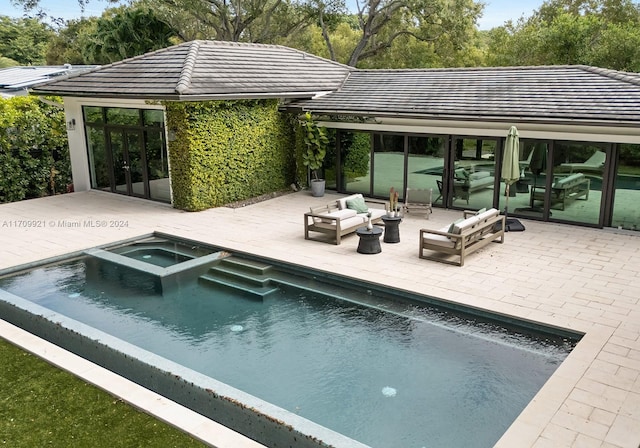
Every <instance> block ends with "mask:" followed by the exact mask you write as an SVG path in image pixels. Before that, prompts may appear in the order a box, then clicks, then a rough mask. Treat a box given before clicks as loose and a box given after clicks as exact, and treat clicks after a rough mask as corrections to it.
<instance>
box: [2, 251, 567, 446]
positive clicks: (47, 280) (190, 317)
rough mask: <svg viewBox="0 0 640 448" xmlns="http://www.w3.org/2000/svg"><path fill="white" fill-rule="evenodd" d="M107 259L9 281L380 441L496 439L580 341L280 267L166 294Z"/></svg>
mask: <svg viewBox="0 0 640 448" xmlns="http://www.w3.org/2000/svg"><path fill="white" fill-rule="evenodd" d="M231 258H235V259H238V258H241V257H238V256H233V257H231ZM94 265H95V260H94V261H93V262H92V263H87V257H83V258H79V259H75V260H71V261H67V262H63V263H59V264H55V265H50V266H43V267H39V268H36V269H33V270H30V271H27V272H22V273H19V274H18V275H14V276H10V277H5V278H0V288H2V289H5V290H6V291H9V292H11V293H13V294H16V295H19V296H20V297H24V298H27V299H29V300H31V301H33V302H35V303H37V304H39V305H41V306H44V307H46V308H48V309H51V310H53V311H56V312H59V313H61V314H63V315H66V316H68V317H71V318H73V319H76V320H78V321H80V322H83V323H85V324H87V325H90V326H92V327H94V328H97V329H100V330H102V331H104V332H107V333H109V334H112V335H116V336H117V337H118V338H121V339H123V340H125V341H127V342H130V343H132V344H134V345H136V346H139V347H141V348H143V349H145V350H148V351H150V352H152V353H156V354H158V355H161V356H163V357H165V358H167V359H170V360H172V361H175V362H177V363H179V364H181V365H184V366H187V367H189V368H191V369H193V370H195V371H197V372H200V373H202V374H205V375H207V376H210V377H212V378H215V379H217V380H219V381H222V382H224V383H227V384H229V385H231V386H233V387H235V388H237V389H240V390H242V391H245V392H247V393H249V394H252V395H254V396H256V397H259V398H260V399H262V400H265V401H267V402H270V403H272V404H275V405H277V406H279V407H282V408H284V409H286V410H288V411H290V412H293V413H296V414H298V415H299V416H302V417H304V418H306V419H309V420H311V421H313V422H315V423H318V424H320V425H323V426H325V427H328V428H330V429H332V430H334V431H337V432H339V433H342V434H344V435H346V436H348V437H351V438H353V439H355V440H357V441H359V442H361V443H364V444H366V445H369V446H371V447H379V448H388V447H403V448H411V447H418V448H420V447H426V446H429V447H433V446H438V447H458V446H460V447H461V446H464V447H490V446H492V445H493V444H494V443H495V442H496V441H497V440H498V439H499V438H500V436H501V435H502V434H503V433H504V432H505V431H506V429H507V428H508V427H509V425H510V424H511V423H512V422H513V421H514V420H515V418H516V417H517V416H518V414H519V413H520V412H521V411H522V410H523V409H524V407H525V406H526V405H527V404H528V403H529V401H530V400H531V399H532V398H533V396H534V395H535V394H536V393H537V391H538V390H539V389H540V388H541V387H542V385H543V384H544V383H545V381H546V380H547V379H548V378H549V377H550V376H551V374H552V373H553V372H554V371H555V370H556V368H557V367H558V366H559V364H560V363H561V362H562V361H563V360H564V359H565V357H566V356H567V355H568V353H569V352H570V350H571V348H572V347H573V345H574V344H575V340H567V339H563V338H562V337H557V338H556V337H552V336H549V335H548V334H546V333H545V334H541V335H535V334H526V332H518V331H512V330H508V329H505V328H504V327H503V326H500V325H497V324H496V323H494V322H490V321H486V320H481V319H476V318H473V317H471V316H470V315H468V314H451V313H450V312H445V311H443V310H440V309H437V308H434V307H433V306H431V305H429V304H426V303H425V304H421V303H417V302H415V301H413V300H402V299H400V298H399V299H398V300H389V299H388V297H382V294H381V293H379V292H378V291H377V290H376V289H375V288H373V289H371V290H363V289H362V288H358V290H357V291H356V290H354V291H349V290H346V291H344V290H341V289H340V288H339V287H336V286H335V285H324V280H323V279H319V278H318V277H309V276H308V275H307V274H304V275H303V274H302V273H292V272H289V270H288V268H287V269H285V268H283V267H281V268H278V267H277V266H276V267H274V266H270V267H269V270H268V274H262V273H261V274H252V275H251V277H253V279H252V281H251V282H249V281H248V280H247V279H245V283H247V282H249V283H251V284H252V285H253V286H251V287H250V288H249V287H248V288H247V289H242V288H240V289H239V288H234V287H230V284H231V283H232V282H231V281H225V282H221V283H219V284H214V283H212V282H210V281H208V280H210V278H209V277H211V276H212V275H213V274H208V275H207V276H203V278H201V279H199V280H197V281H192V282H189V283H187V284H184V285H181V286H180V288H177V289H175V290H172V291H170V292H167V293H165V294H158V293H157V291H156V290H154V288H152V287H150V288H146V286H145V283H144V282H141V283H139V284H137V283H135V282H129V283H124V282H121V283H117V282H114V281H113V279H114V278H119V277H117V276H115V277H114V276H113V275H112V274H113V270H114V269H115V270H117V269H118V267H117V266H110V265H109V264H108V263H107V262H104V261H101V268H100V270H99V272H98V275H96V272H88V271H90V270H92V269H94V267H92V266H94ZM226 269H228V268H225V270H223V271H221V272H223V273H224V272H226ZM243 275H244V277H249V275H247V274H243ZM265 275H268V276H269V277H270V278H275V279H278V278H279V279H280V281H275V282H273V284H270V285H268V286H265V285H264V284H262V283H260V281H259V280H260V279H261V278H262V277H264V276H265ZM223 277H224V276H223ZM226 277H227V278H229V274H228V272H227V273H226ZM88 279H90V280H89V281H88ZM296 280H298V281H299V285H296ZM225 285H226V286H225ZM274 285H275V286H274ZM310 286H313V288H311V287H310ZM337 291H341V292H340V294H343V295H344V296H345V298H347V300H341V299H340V298H339V295H338V292H337ZM349 294H351V296H350V297H348V295H349ZM379 295H380V297H378V296H379Z"/></svg>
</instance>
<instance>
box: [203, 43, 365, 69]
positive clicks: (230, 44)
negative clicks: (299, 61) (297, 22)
mask: <svg viewBox="0 0 640 448" xmlns="http://www.w3.org/2000/svg"><path fill="white" fill-rule="evenodd" d="M194 42H195V41H194ZM199 42H204V43H206V44H214V45H225V46H237V47H239V46H245V47H266V48H278V49H281V50H286V51H290V52H293V53H298V54H300V55H302V58H303V59H304V58H307V57H311V58H313V59H319V60H322V61H325V62H329V63H331V64H333V65H337V66H339V67H342V68H344V69H347V70H349V71H354V70H357V69H356V68H355V67H351V66H350V65H346V64H342V63H340V62H338V61H332V60H331V59H327V58H323V57H322V56H318V55H315V54H313V53H309V52H307V51H303V50H298V49H297V48H292V47H287V46H286V45H279V44H263V43H260V42H233V41H227V40H215V39H209V40H201V41H199Z"/></svg>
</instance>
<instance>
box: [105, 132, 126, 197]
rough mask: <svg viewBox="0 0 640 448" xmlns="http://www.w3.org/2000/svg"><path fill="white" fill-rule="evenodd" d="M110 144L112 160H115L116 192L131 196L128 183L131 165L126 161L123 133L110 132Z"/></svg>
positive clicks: (114, 177)
mask: <svg viewBox="0 0 640 448" xmlns="http://www.w3.org/2000/svg"><path fill="white" fill-rule="evenodd" d="M109 143H110V146H111V159H112V160H113V179H114V190H115V191H116V192H117V193H123V194H129V187H128V183H127V175H128V170H129V164H128V163H127V159H126V154H125V149H124V135H123V133H122V131H110V132H109Z"/></svg>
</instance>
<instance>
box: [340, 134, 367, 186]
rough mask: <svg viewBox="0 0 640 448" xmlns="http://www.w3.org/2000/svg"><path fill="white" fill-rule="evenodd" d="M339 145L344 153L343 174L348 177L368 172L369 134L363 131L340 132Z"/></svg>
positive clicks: (359, 175)
mask: <svg viewBox="0 0 640 448" xmlns="http://www.w3.org/2000/svg"><path fill="white" fill-rule="evenodd" d="M340 136H341V141H340V144H341V147H342V153H343V154H344V175H345V176H346V177H347V178H349V179H355V178H357V177H363V176H366V175H367V173H369V159H370V156H371V135H370V134H368V133H364V132H341V133H340Z"/></svg>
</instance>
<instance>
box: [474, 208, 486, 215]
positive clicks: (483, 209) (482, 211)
mask: <svg viewBox="0 0 640 448" xmlns="http://www.w3.org/2000/svg"><path fill="white" fill-rule="evenodd" d="M486 211H487V207H483V208H481V209H480V210H478V211H477V212H476V216H478V215H479V214H480V213H484V212H486Z"/></svg>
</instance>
